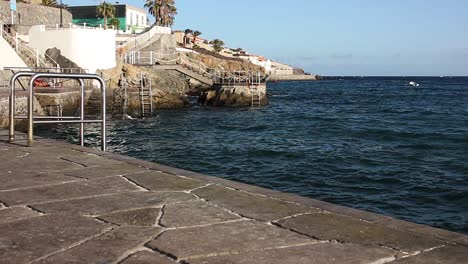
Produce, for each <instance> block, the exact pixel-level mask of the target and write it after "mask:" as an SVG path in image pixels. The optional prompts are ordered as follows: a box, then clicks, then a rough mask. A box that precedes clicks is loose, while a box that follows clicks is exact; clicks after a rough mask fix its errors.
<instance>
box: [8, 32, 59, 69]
mask: <svg viewBox="0 0 468 264" xmlns="http://www.w3.org/2000/svg"><path fill="white" fill-rule="evenodd" d="M0 28H1V29H0V36H1V37H3V38H4V39H5V40H6V41H7V42H9V43H12V45H14V47H13V48H14V49H15V51H16V53H18V55H19V53H20V52H24V53H27V54H29V55H26V56H28V57H29V58H31V59H32V60H34V62H35V66H36V67H47V66H48V65H47V63H46V62H45V61H44V60H42V58H41V56H40V54H39V51H38V50H37V49H36V50H33V49H32V48H30V47H28V46H27V45H25V44H23V43H21V40H20V39H19V38H18V34H15V36H12V35H10V34H8V33H7V32H5V30H4V29H3V23H0ZM46 56H47V55H46ZM47 57H48V59H50V60H51V61H52V63H55V64H56V66H57V65H58V63H57V62H56V61H54V60H53V59H52V58H50V57H49V56H47Z"/></svg>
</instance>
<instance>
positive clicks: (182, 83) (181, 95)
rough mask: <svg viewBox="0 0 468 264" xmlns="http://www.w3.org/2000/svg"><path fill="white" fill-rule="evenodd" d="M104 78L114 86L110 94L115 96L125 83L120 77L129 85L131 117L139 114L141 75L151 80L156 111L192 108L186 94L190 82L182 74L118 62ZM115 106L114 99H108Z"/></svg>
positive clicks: (107, 71)
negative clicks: (114, 93) (116, 91)
mask: <svg viewBox="0 0 468 264" xmlns="http://www.w3.org/2000/svg"><path fill="white" fill-rule="evenodd" d="M101 74H103V76H104V78H105V79H106V80H108V83H110V84H111V85H110V86H109V89H108V95H112V93H113V91H115V89H119V84H122V80H121V78H124V79H125V82H126V83H127V84H128V96H129V101H128V103H129V105H128V107H129V108H128V113H129V114H130V115H132V116H138V115H140V98H139V93H138V89H139V87H140V78H141V75H144V76H146V77H145V79H146V80H147V81H148V82H149V81H151V86H152V95H153V109H174V108H183V107H187V106H189V105H190V102H189V100H188V98H187V93H189V91H190V85H189V80H188V79H187V78H186V77H185V76H184V75H182V74H179V73H177V72H172V71H164V70H162V71H157V70H154V69H152V68H147V67H137V66H133V65H130V64H123V63H122V62H119V63H118V65H117V67H115V68H113V69H111V70H106V71H102V72H101ZM108 102H109V104H112V98H109V100H108Z"/></svg>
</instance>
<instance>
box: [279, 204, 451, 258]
mask: <svg viewBox="0 0 468 264" xmlns="http://www.w3.org/2000/svg"><path fill="white" fill-rule="evenodd" d="M278 224H279V225H281V226H283V227H286V228H290V229H292V230H295V231H297V232H300V233H303V234H307V235H309V236H312V237H315V238H317V239H320V240H336V241H341V242H346V243H356V244H363V245H381V246H387V247H390V248H395V249H399V250H402V251H404V252H415V251H421V250H425V249H429V248H433V247H437V246H441V245H443V244H444V242H443V241H441V240H438V239H435V238H431V237H428V236H421V235H418V234H415V233H411V232H407V231H400V230H398V229H393V228H388V227H385V226H382V225H378V224H374V223H369V222H364V221H361V220H359V219H355V218H351V217H348V216H342V215H338V214H334V213H317V214H308V215H301V216H297V217H293V218H289V219H285V220H281V221H279V222H278Z"/></svg>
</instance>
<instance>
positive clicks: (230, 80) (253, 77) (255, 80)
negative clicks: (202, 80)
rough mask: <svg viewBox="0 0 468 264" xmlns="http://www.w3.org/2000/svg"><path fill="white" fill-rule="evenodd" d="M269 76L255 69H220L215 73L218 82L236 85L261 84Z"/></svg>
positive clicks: (214, 78)
mask: <svg viewBox="0 0 468 264" xmlns="http://www.w3.org/2000/svg"><path fill="white" fill-rule="evenodd" d="M266 78H267V76H266V75H264V74H263V73H261V72H253V71H219V70H216V71H215V72H214V73H213V80H214V83H216V84H222V85H228V86H235V85H237V84H249V85H259V84H262V83H265V81H266Z"/></svg>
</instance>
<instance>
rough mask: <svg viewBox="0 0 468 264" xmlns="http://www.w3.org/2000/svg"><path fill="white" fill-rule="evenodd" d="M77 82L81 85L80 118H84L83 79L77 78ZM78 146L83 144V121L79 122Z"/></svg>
mask: <svg viewBox="0 0 468 264" xmlns="http://www.w3.org/2000/svg"><path fill="white" fill-rule="evenodd" d="M78 82H79V83H80V86H81V90H80V92H81V98H80V120H81V121H83V120H84V116H85V109H84V108H85V85H84V81H83V80H82V79H78ZM80 146H82V147H83V146H84V123H83V122H81V123H80Z"/></svg>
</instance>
